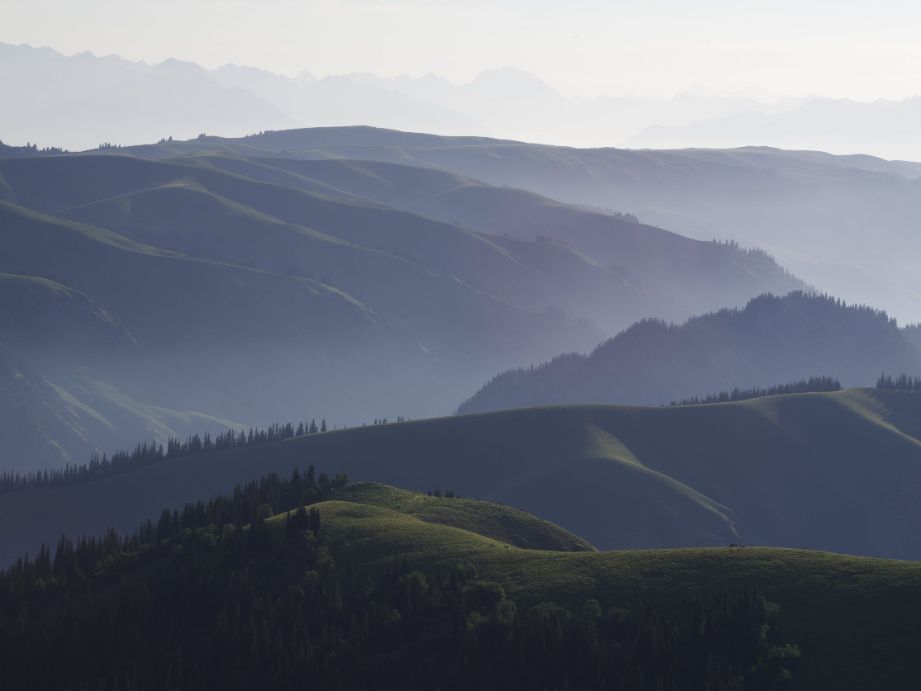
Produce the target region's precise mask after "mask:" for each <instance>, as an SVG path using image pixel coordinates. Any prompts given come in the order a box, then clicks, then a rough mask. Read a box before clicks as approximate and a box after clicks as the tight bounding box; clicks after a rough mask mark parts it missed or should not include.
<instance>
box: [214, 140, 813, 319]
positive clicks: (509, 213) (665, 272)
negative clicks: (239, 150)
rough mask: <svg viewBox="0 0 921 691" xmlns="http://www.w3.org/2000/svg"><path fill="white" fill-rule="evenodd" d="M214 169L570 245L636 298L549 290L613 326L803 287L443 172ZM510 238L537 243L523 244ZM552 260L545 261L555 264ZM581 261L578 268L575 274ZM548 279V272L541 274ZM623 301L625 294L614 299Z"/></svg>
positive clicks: (293, 166)
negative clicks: (626, 299) (631, 290)
mask: <svg viewBox="0 0 921 691" xmlns="http://www.w3.org/2000/svg"><path fill="white" fill-rule="evenodd" d="M198 160H199V161H201V162H207V163H208V164H209V165H213V166H216V167H219V168H221V169H226V170H232V171H235V172H239V173H241V174H245V175H247V176H251V177H256V178H258V179H264V180H266V181H276V182H279V183H280V184H286V185H289V186H293V187H299V188H302V189H306V190H322V191H323V192H325V193H326V194H341V195H347V196H349V197H358V198H365V199H371V200H373V201H376V202H379V203H382V204H387V205H390V206H396V207H399V208H404V209H408V210H410V211H414V212H417V213H421V214H423V215H425V216H429V217H431V218H437V219H439V220H442V221H445V222H448V223H453V224H457V225H461V226H464V227H467V228H472V229H474V230H477V231H480V232H483V233H488V234H490V235H493V236H498V237H499V239H497V240H495V242H497V243H501V244H503V245H504V246H506V247H508V249H509V251H512V252H514V253H516V255H520V254H521V252H522V251H524V248H528V249H529V250H532V251H533V250H534V248H535V247H536V248H541V251H542V252H544V253H545V254H546V253H548V252H550V251H553V250H556V252H557V253H559V251H560V250H561V249H562V248H558V247H554V244H556V245H561V246H562V247H566V248H572V249H573V250H575V251H576V252H578V253H579V254H580V255H582V256H584V257H587V258H589V259H591V260H592V261H593V262H595V263H597V264H598V265H599V266H601V267H604V268H605V269H607V270H609V271H613V272H615V273H616V275H617V276H619V277H622V280H624V281H626V282H627V283H629V285H630V286H633V287H634V288H635V289H636V292H637V293H638V294H637V296H636V297H634V298H633V301H634V302H640V304H638V305H636V308H635V309H629V308H630V307H633V305H618V304H617V302H618V301H615V300H611V299H610V298H609V297H608V293H610V288H609V289H608V290H606V291H605V293H606V294H605V295H603V296H602V295H601V294H600V291H599V290H597V289H594V290H591V289H589V288H590V286H586V289H584V290H578V287H579V286H578V285H574V284H573V283H572V279H571V277H570V276H571V274H570V275H567V276H566V277H565V278H561V280H559V281H558V284H556V285H554V286H553V287H554V290H555V292H556V294H557V295H559V296H560V298H558V299H565V298H564V296H565V295H566V294H567V293H571V292H576V294H577V295H578V299H577V300H576V299H574V300H570V301H568V303H567V305H566V309H568V310H570V311H575V313H579V310H581V313H583V314H585V315H586V316H588V317H590V318H592V319H594V320H596V321H597V322H598V323H599V324H601V325H602V326H603V327H604V328H605V329H607V330H613V331H616V330H617V328H618V324H621V323H622V320H623V317H624V316H626V314H627V313H633V314H635V315H637V316H658V317H661V318H664V319H673V318H674V319H681V318H684V317H686V316H690V315H691V314H695V313H699V312H702V311H707V310H710V309H714V308H719V307H726V306H730V305H736V304H744V302H745V301H747V300H748V299H749V298H751V297H752V296H753V295H755V294H759V293H761V292H774V293H777V294H784V293H786V292H789V291H791V290H795V289H798V288H802V287H803V283H802V282H801V281H799V280H798V279H796V278H794V277H793V276H790V275H788V274H786V273H785V272H784V271H783V270H782V269H780V267H778V266H777V264H776V263H775V262H774V261H773V260H772V259H771V258H770V257H768V256H765V255H764V254H762V253H758V252H745V251H742V250H740V249H739V248H738V247H735V246H732V245H722V244H715V243H712V242H704V241H699V240H692V239H690V238H686V237H683V236H680V235H677V234H675V233H671V232H669V231H666V230H663V229H661V228H655V227H652V226H649V225H646V224H641V223H637V222H635V219H630V218H625V217H624V216H622V215H618V214H613V213H602V212H599V211H596V210H592V209H587V208H580V207H575V206H572V205H567V204H563V203H560V202H557V201H554V200H552V199H548V198H546V197H542V196H540V195H537V194H534V193H532V192H527V191H524V190H519V189H513V188H509V187H505V186H503V187H495V186H490V185H486V184H484V183H482V182H479V181H477V180H474V179H472V178H468V177H464V176H460V175H456V174H453V173H449V172H447V171H443V170H436V169H431V168H419V167H415V166H406V165H397V164H391V163H381V162H373V161H352V160H297V159H285V158H274V159H267V158H261V159H252V158H250V159H240V158H231V157H227V156H201V157H199V159H198ZM514 240H527V241H540V242H539V243H538V244H528V245H521V244H520V243H515V242H514ZM558 263H559V262H558V261H556V262H553V263H552V264H551V261H550V259H549V258H548V259H547V260H545V264H546V265H548V266H553V265H555V264H558ZM587 269H588V267H583V269H582V274H585V273H586V272H587ZM548 274H550V276H553V275H554V273H551V272H548ZM621 302H623V300H621Z"/></svg>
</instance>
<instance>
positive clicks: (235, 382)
mask: <svg viewBox="0 0 921 691" xmlns="http://www.w3.org/2000/svg"><path fill="white" fill-rule="evenodd" d="M0 227H2V228H3V232H2V233H0V246H2V248H3V249H2V251H0V270H5V271H10V272H17V273H23V274H27V275H52V276H54V277H55V279H56V280H57V282H58V283H61V284H64V285H67V286H69V287H70V288H72V289H73V290H76V291H79V292H80V293H82V294H83V295H85V296H87V297H88V298H90V299H91V300H92V301H93V302H94V303H95V304H96V305H98V306H101V307H103V308H104V310H105V312H106V314H108V315H111V318H112V319H113V320H114V321H116V322H117V323H118V324H120V325H122V327H123V328H124V329H125V330H127V332H128V333H130V334H131V337H132V338H133V339H134V340H135V341H136V342H137V346H136V347H132V348H131V349H130V350H129V351H126V350H120V351H116V352H114V353H113V352H105V351H98V352H97V351H94V355H93V357H92V358H90V357H87V358H83V357H81V356H80V353H79V352H74V353H71V352H70V351H69V350H68V348H67V333H66V332H62V333H59V334H58V336H57V337H56V338H55V339H54V340H53V341H52V342H51V343H50V344H49V343H43V342H38V343H35V342H34V341H35V339H32V340H27V339H26V338H25V337H24V336H17V335H16V334H15V333H10V334H8V335H7V336H5V339H8V340H13V339H15V340H16V342H17V343H18V344H19V345H18V346H17V348H18V352H19V353H22V354H23V355H29V356H30V357H31V356H32V355H33V353H32V351H31V350H26V349H25V344H26V343H32V344H34V347H35V350H36V352H41V351H44V352H45V353H46V356H45V357H43V358H42V361H41V362H44V363H46V364H47V363H51V364H52V365H53V366H54V368H55V370H56V372H60V371H61V370H66V371H68V372H69V373H70V374H71V375H76V374H80V373H86V372H87V370H88V372H89V374H90V382H86V381H83V380H82V379H81V385H82V386H86V387H88V388H91V389H92V392H91V393H92V395H94V396H95V395H104V397H107V398H113V397H114V398H117V399H119V400H121V401H123V402H124V403H125V404H126V405H128V406H129V407H131V408H139V407H140V408H147V409H148V410H149V411H153V410H154V409H156V410H179V411H190V412H193V411H200V412H201V413H206V414H208V415H210V416H212V417H218V418H221V419H223V420H234V421H236V422H239V423H244V422H249V423H250V424H252V423H256V422H259V420H261V419H263V416H269V415H273V416H281V414H282V409H292V408H301V409H303V407H306V406H307V405H308V400H310V399H312V402H311V403H309V405H313V406H316V408H318V409H319V410H316V412H315V414H317V415H319V414H323V415H327V416H329V417H330V418H331V419H341V420H347V419H349V417H350V416H352V415H354V416H355V417H357V418H358V419H362V418H364V417H370V416H372V415H373V414H375V413H377V412H378V411H380V410H381V409H382V408H383V407H385V405H393V403H392V401H394V398H393V397H394V395H396V397H397V401H398V402H397V403H396V405H397V406H400V407H402V406H403V405H406V406H407V408H409V407H411V405H413V403H414V402H416V404H418V403H417V402H418V401H419V400H433V399H432V398H431V396H434V395H435V393H436V392H435V391H434V390H433V386H434V385H433V383H432V382H433V381H434V380H427V379H426V377H427V375H429V374H430V373H431V372H432V368H433V367H435V364H434V363H433V361H432V359H431V358H430V357H429V356H428V355H427V354H426V353H425V352H424V350H423V348H422V347H421V346H420V344H419V343H418V342H415V341H413V340H412V339H411V338H408V337H407V336H406V335H405V334H402V333H400V332H398V331H396V330H395V329H394V328H393V327H391V326H388V325H386V324H384V323H383V322H382V321H381V320H380V319H379V318H378V317H377V316H376V315H375V314H374V313H373V312H372V311H371V310H369V309H368V308H367V307H366V306H364V305H362V304H361V303H360V302H358V301H357V300H355V299H354V298H353V297H351V296H349V295H347V294H345V293H343V292H342V291H339V290H335V289H332V288H330V287H328V286H325V285H323V284H321V283H319V282H317V281H312V280H310V279H306V278H300V277H296V276H279V275H276V274H270V273H266V272H263V271H258V270H253V269H247V268H243V267H239V266H231V265H227V264H218V263H214V262H207V261H200V260H194V259H189V258H187V257H184V256H178V255H175V254H174V253H169V252H165V251H160V250H156V249H154V248H151V247H150V246H146V245H141V244H138V243H135V242H133V241H131V240H128V239H127V238H124V237H123V236H120V235H117V234H115V233H112V232H111V231H105V230H102V229H99V228H94V227H91V226H85V225H79V224H74V223H72V222H66V221H63V220H60V219H56V218H53V217H49V216H45V215H43V214H39V213H36V212H31V211H27V210H24V209H22V208H20V207H16V206H13V205H9V204H5V203H0ZM14 302H15V301H14ZM26 323H27V322H24V321H22V320H20V321H18V322H17V324H18V325H19V327H22V326H23V325H24V324H26ZM26 333H28V330H26ZM39 364H40V363H39ZM57 376H60V375H59V374H55V377H57ZM397 382H400V384H401V386H400V388H399V391H397V392H395V391H394V389H395V388H396V384H397ZM65 388H66V387H65ZM260 392H264V393H260ZM305 392H317V393H312V394H311V395H310V396H307V395H305ZM346 392H351V393H350V394H349V395H346ZM385 392H386V400H387V401H388V403H387V404H385V403H384V400H383V399H381V398H378V396H380V395H383V394H384V393H385ZM78 397H81V398H82V396H78ZM132 401H133V403H132ZM135 403H136V404H138V405H135ZM365 406H366V407H365ZM93 407H95V405H94V406H93ZM273 410H274V411H275V412H274V413H273V412H272V411H273ZM151 432H152V431H151ZM147 434H148V432H147V431H145V433H144V436H147ZM155 436H156V437H157V438H159V439H161V440H162V441H165V438H164V436H165V435H164V434H163V433H162V432H161V433H157V434H156V435H155ZM111 450H113V449H111V448H109V451H111ZM49 460H50V459H42V458H34V459H28V461H26V459H23V461H21V462H20V463H17V465H19V464H21V463H22V462H29V463H31V464H32V466H33V467H35V466H41V465H43V464H45V463H47V462H49Z"/></svg>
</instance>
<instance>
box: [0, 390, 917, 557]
mask: <svg viewBox="0 0 921 691" xmlns="http://www.w3.org/2000/svg"><path fill="white" fill-rule="evenodd" d="M917 419H921V396H917V395H914V394H911V393H902V392H890V391H875V390H857V389H855V390H848V391H842V392H836V393H828V394H799V395H787V396H775V397H768V398H762V399H757V400H752V401H744V402H739V403H728V404H717V405H707V406H688V407H674V408H629V407H605V406H573V407H559V408H538V409H529V410H516V411H508V412H500V413H492V414H484V415H471V416H462V417H457V418H442V419H433V420H425V421H420V422H412V423H401V424H390V425H376V426H372V427H361V428H355V429H350V430H342V431H337V432H329V433H326V434H319V435H310V436H306V437H298V438H295V439H293V440H290V441H284V442H280V443H276V444H273V445H265V446H257V447H251V448H237V449H230V450H226V451H217V452H210V453H203V454H199V455H194V456H189V457H183V458H175V459H170V460H166V461H163V462H160V463H158V464H156V465H153V466H148V467H145V468H141V469H138V470H134V471H131V472H127V473H124V474H122V475H118V476H114V477H109V478H106V479H102V480H97V481H92V482H88V483H85V484H82V485H74V486H68V487H60V488H55V489H47V490H42V491H24V492H17V493H10V494H4V495H0V525H16V526H17V529H16V530H12V529H10V530H7V531H3V532H0V541H2V544H3V545H4V554H5V556H6V558H7V559H8V558H11V557H12V556H14V555H16V554H18V553H20V552H22V551H24V550H26V549H33V550H34V549H35V548H36V546H37V544H38V543H39V542H41V541H43V540H44V541H53V540H54V539H56V537H57V535H59V534H60V533H61V532H65V531H70V532H73V533H82V532H87V533H96V532H99V531H101V530H104V529H105V528H106V527H108V526H109V525H110V524H113V525H115V526H116V527H117V528H120V529H128V528H131V527H132V526H134V525H135V524H137V523H138V522H140V521H141V520H143V519H145V518H147V517H149V516H151V515H154V514H157V513H158V512H159V511H160V509H162V508H163V507H164V506H179V505H181V504H183V503H184V502H187V501H191V500H194V499H198V498H201V497H205V496H209V495H211V494H215V493H217V492H222V491H227V490H229V489H230V488H231V487H232V486H233V485H234V484H236V483H238V482H242V481H245V480H248V479H252V478H255V477H258V476H260V475H262V474H264V473H266V472H270V471H274V472H279V473H289V472H291V470H292V469H293V468H295V467H302V466H304V465H305V464H307V463H314V464H316V465H317V466H318V467H323V468H326V469H328V470H329V471H330V472H345V473H347V474H348V475H349V476H350V477H352V478H353V479H356V480H367V481H378V482H386V483H390V484H395V485H400V486H404V487H409V488H417V489H421V490H427V489H433V488H438V487H441V488H445V489H447V488H450V489H452V490H454V491H456V492H459V493H461V494H462V495H463V496H465V497H479V498H483V499H489V500H493V501H500V502H503V503H508V504H511V505H513V506H517V507H519V508H521V509H524V510H526V511H530V512H533V513H535V514H537V515H539V516H541V517H542V518H545V519H547V520H550V521H553V522H554V523H557V524H559V525H561V526H562V527H563V528H565V529H567V530H571V531H573V532H574V533H576V534H578V535H580V536H582V537H584V538H585V539H587V540H588V541H589V542H591V543H592V544H594V545H596V546H598V547H600V548H612V547H678V546H703V545H714V544H715V545H724V544H729V543H732V542H741V543H748V544H767V545H788V546H802V547H810V548H818V549H828V550H833V551H840V552H849V553H856V554H868V555H883V556H892V557H905V558H918V557H919V556H921V537H919V536H921V530H919V526H921V514H919V511H918V507H917V506H916V502H914V500H913V493H914V488H916V487H918V486H921V443H919V441H918V439H917V438H916V437H915V436H913V435H914V434H916V433H917V431H918V425H917V423H915V422H909V421H914V420H917ZM62 516H64V517H66V519H65V518H62Z"/></svg>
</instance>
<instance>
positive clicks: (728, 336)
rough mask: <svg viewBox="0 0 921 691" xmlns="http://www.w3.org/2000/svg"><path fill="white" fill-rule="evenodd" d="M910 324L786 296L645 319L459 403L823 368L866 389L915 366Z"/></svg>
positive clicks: (649, 392) (550, 401) (645, 397)
mask: <svg viewBox="0 0 921 691" xmlns="http://www.w3.org/2000/svg"><path fill="white" fill-rule="evenodd" d="M915 333H916V330H915V329H901V328H899V327H898V325H897V324H896V323H895V321H894V320H892V319H890V318H889V317H888V316H887V315H886V314H885V313H884V312H879V311H876V310H872V309H869V308H866V307H858V306H848V305H845V304H843V303H841V302H840V301H838V300H835V299H832V298H827V297H822V296H817V295H804V294H802V293H792V294H790V295H788V296H786V297H783V298H777V297H772V296H762V297H759V298H756V299H755V300H752V301H751V302H750V303H749V304H748V305H747V306H746V307H745V308H744V309H736V310H721V311H719V312H716V313H712V314H707V315H704V316H700V317H695V318H693V319H690V320H688V321H687V322H685V323H684V324H681V325H678V326H676V325H672V324H666V323H665V322H662V321H656V320H644V321H642V322H639V323H638V324H635V325H634V326H631V327H630V328H629V329H627V330H625V331H624V332H622V333H620V334H618V335H617V336H616V337H614V338H612V339H610V340H608V341H605V342H604V343H602V344H601V345H599V346H598V347H597V348H595V349H594V350H593V351H592V352H591V353H590V354H588V355H578V354H566V355H560V356H559V357H556V358H554V359H553V360H551V361H550V362H547V363H545V364H541V365H538V366H536V367H531V368H529V369H515V370H510V371H508V372H504V373H502V374H500V375H498V376H497V377H495V378H494V379H493V380H492V381H490V382H489V383H488V384H486V386H484V387H483V388H482V389H481V390H480V391H479V392H477V394H476V395H475V396H473V397H472V398H471V399H470V400H468V401H466V402H465V403H464V404H463V405H461V406H460V412H462V413H473V412H482V411H487V410H499V409H503V408H521V407H526V406H536V405H557V404H568V403H644V404H663V403H666V404H667V403H669V402H672V401H678V400H682V399H686V398H692V397H694V396H700V397H703V396H704V395H707V394H715V393H718V392H719V391H728V390H730V389H732V388H735V387H739V388H752V387H764V386H770V385H771V384H775V383H777V382H780V381H787V380H792V379H800V378H807V377H810V376H813V375H825V376H833V377H837V378H839V379H840V380H841V381H843V382H844V383H845V384H850V385H859V386H869V385H871V384H872V383H873V382H875V380H876V379H877V377H878V376H879V374H880V371H881V370H886V371H889V372H909V373H912V374H915V373H918V372H921V348H919V344H918V342H917V340H916V335H915Z"/></svg>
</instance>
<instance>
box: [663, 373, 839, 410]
mask: <svg viewBox="0 0 921 691" xmlns="http://www.w3.org/2000/svg"><path fill="white" fill-rule="evenodd" d="M840 390H841V382H840V381H838V380H837V379H835V378H834V377H809V379H800V380H799V381H795V382H791V383H789V384H777V385H775V386H768V387H757V386H756V387H751V388H748V389H742V388H738V387H737V388H734V389H732V390H731V391H720V392H719V393H717V394H708V395H707V396H703V397H700V396H692V397H691V398H683V399H681V400H680V401H672V402H671V405H673V406H678V405H701V404H705V403H728V402H730V401H745V400H748V399H751V398H761V397H762V396H780V395H783V394H791V393H816V392H821V391H840Z"/></svg>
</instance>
